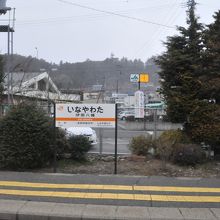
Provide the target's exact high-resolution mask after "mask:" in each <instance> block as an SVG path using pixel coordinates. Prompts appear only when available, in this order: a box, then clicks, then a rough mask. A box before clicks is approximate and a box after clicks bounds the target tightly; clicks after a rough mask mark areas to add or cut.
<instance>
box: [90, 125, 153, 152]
mask: <svg viewBox="0 0 220 220" xmlns="http://www.w3.org/2000/svg"><path fill="white" fill-rule="evenodd" d="M95 130H96V134H97V137H98V143H97V144H96V145H94V146H93V147H92V149H91V151H90V152H91V153H100V152H102V153H103V154H114V152H115V130H114V129H102V131H101V133H100V130H99V129H95ZM152 134H153V131H128V130H124V129H122V128H120V127H119V130H118V140H117V143H118V154H130V153H131V152H130V150H129V148H128V145H129V142H130V141H131V139H132V138H133V137H136V136H139V135H145V136H149V135H152ZM100 142H102V146H101V143H100Z"/></svg>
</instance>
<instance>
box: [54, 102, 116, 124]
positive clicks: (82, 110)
mask: <svg viewBox="0 0 220 220" xmlns="http://www.w3.org/2000/svg"><path fill="white" fill-rule="evenodd" d="M85 126H88V127H110V128H113V127H115V105H114V104H56V127H85Z"/></svg>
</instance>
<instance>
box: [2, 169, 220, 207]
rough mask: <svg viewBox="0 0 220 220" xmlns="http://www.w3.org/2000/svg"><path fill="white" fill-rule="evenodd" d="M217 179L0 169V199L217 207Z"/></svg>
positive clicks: (219, 203)
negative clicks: (72, 173)
mask: <svg viewBox="0 0 220 220" xmlns="http://www.w3.org/2000/svg"><path fill="white" fill-rule="evenodd" d="M219 186H220V179H199V178H196V179H193V178H167V177H126V176H112V175H109V176H95V175H70V174H69V175H65V174H39V173H17V172H0V200H1V199H11V200H25V201H26V200H28V201H41V202H56V203H72V204H95V205H117V206H144V207H190V208H192V207H194V208H195V207H197V208H198V207H199V208H220V188H219Z"/></svg>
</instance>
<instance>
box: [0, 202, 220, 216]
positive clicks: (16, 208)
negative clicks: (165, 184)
mask: <svg viewBox="0 0 220 220" xmlns="http://www.w3.org/2000/svg"><path fill="white" fill-rule="evenodd" d="M0 219H1V220H70V219H73V220H122V219H123V220H220V209H215V208H211V209H208V208H156V207H136V206H105V205H84V204H66V203H65V204H64V203H50V202H34V201H19V200H0Z"/></svg>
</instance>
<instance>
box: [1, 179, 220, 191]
mask: <svg viewBox="0 0 220 220" xmlns="http://www.w3.org/2000/svg"><path fill="white" fill-rule="evenodd" d="M0 186H11V187H29V188H50V189H90V190H91V189H95V190H125V191H134V190H135V191H159V192H192V193H193V192H198V193H220V188H205V187H175V186H132V185H130V186H129V185H127V186H126V185H96V184H53V183H31V182H14V181H0Z"/></svg>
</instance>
